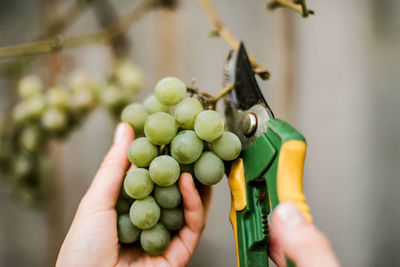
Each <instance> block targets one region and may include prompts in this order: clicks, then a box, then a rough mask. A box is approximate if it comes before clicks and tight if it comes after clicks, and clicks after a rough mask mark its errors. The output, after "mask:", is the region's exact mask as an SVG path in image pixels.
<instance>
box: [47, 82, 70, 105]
mask: <svg viewBox="0 0 400 267" xmlns="http://www.w3.org/2000/svg"><path fill="white" fill-rule="evenodd" d="M46 97H47V103H48V104H49V105H50V106H51V107H53V108H57V109H66V108H68V106H69V95H68V92H67V91H66V90H65V89H63V88H61V87H54V88H50V89H49V90H48V91H47V94H46Z"/></svg>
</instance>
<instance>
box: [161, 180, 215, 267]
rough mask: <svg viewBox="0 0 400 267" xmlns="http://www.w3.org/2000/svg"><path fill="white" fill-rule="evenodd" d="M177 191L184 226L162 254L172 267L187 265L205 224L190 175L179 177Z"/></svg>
mask: <svg viewBox="0 0 400 267" xmlns="http://www.w3.org/2000/svg"><path fill="white" fill-rule="evenodd" d="M179 189H180V190H181V194H182V198H183V209H184V216H185V226H184V227H183V228H182V229H181V230H180V231H179V233H178V235H176V236H175V237H174V238H173V240H172V241H171V244H170V245H169V247H168V250H167V251H166V253H165V254H164V255H165V258H166V259H167V261H169V262H170V263H171V265H172V266H185V265H186V264H187V262H188V261H189V259H190V257H191V256H192V255H193V252H194V250H195V248H196V247H197V244H198V243H199V240H200V235H201V232H202V231H203V229H204V222H205V218H204V208H203V203H202V201H201V197H200V195H199V193H198V191H197V189H196V187H195V185H194V182H193V178H192V176H191V175H190V174H188V173H184V174H182V175H181V178H180V179H179ZM209 192H210V191H209Z"/></svg>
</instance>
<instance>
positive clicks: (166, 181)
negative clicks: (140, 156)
mask: <svg viewBox="0 0 400 267" xmlns="http://www.w3.org/2000/svg"><path fill="white" fill-rule="evenodd" d="M179 172H180V169H179V164H178V162H176V160H175V159H174V158H173V157H171V156H167V155H163V156H158V157H157V158H155V159H154V160H153V161H152V162H151V163H150V167H149V173H150V178H151V180H153V182H154V183H155V184H157V185H160V186H170V185H172V184H173V183H175V182H176V181H177V180H178V178H179Z"/></svg>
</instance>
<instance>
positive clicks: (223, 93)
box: [214, 83, 234, 102]
mask: <svg viewBox="0 0 400 267" xmlns="http://www.w3.org/2000/svg"><path fill="white" fill-rule="evenodd" d="M233 87H234V84H233V83H231V84H229V85H227V86H225V87H224V88H222V90H221V91H219V92H218V94H216V95H215V96H214V101H215V102H218V100H220V99H221V98H222V97H223V96H224V95H226V94H227V93H229V91H231V90H232V89H233Z"/></svg>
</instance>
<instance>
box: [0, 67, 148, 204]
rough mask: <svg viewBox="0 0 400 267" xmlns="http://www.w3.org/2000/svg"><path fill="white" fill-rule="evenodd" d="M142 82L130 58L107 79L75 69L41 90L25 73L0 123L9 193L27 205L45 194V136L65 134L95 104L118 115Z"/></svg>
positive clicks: (0, 166)
mask: <svg viewBox="0 0 400 267" xmlns="http://www.w3.org/2000/svg"><path fill="white" fill-rule="evenodd" d="M143 85H144V75H143V73H142V71H141V70H140V69H139V68H138V67H137V66H136V65H134V64H132V63H131V62H128V61H120V62H118V63H117V64H116V65H115V68H114V69H113V71H112V73H111V75H109V78H108V79H107V81H100V80H95V79H94V78H92V77H91V76H90V75H89V74H87V73H86V72H83V71H75V72H74V73H73V74H72V75H71V77H70V79H69V82H68V83H67V84H66V85H65V86H53V87H50V88H47V89H46V90H45V86H44V83H43V81H42V80H41V79H40V78H39V77H37V76H35V75H28V76H25V77H23V78H22V79H21V80H20V81H19V83H18V85H17V89H18V90H17V91H18V96H19V100H18V102H17V104H16V105H15V106H14V108H13V110H12V114H11V118H10V121H7V122H5V123H7V124H8V125H7V127H5V126H3V127H2V126H1V125H0V128H3V129H0V171H1V173H2V174H3V175H2V176H3V177H5V179H6V182H7V183H8V185H9V191H10V193H11V194H12V195H14V196H15V197H16V198H17V200H20V201H21V202H22V203H24V204H27V205H32V204H36V202H38V201H39V200H42V199H45V197H46V194H47V192H46V191H47V187H46V179H47V178H48V176H49V173H50V171H51V170H50V163H49V160H48V158H47V157H46V144H47V143H48V141H49V140H52V139H57V140H61V139H64V138H66V137H67V136H68V135H69V134H70V133H71V132H72V131H73V130H74V129H75V128H76V127H77V126H79V125H80V124H81V122H82V121H83V120H84V118H85V117H86V116H87V115H88V114H89V113H90V112H91V111H92V110H94V109H95V108H96V107H97V106H98V105H101V106H103V107H104V108H105V109H106V110H107V111H108V112H109V113H110V114H111V115H112V116H114V117H115V118H119V117H120V113H121V110H122V109H123V108H124V107H125V106H126V105H127V104H128V103H130V102H131V101H133V99H134V97H135V95H136V94H137V93H138V92H139V90H140V89H141V88H142V87H143ZM5 123H2V124H3V125H4V124H5Z"/></svg>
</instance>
